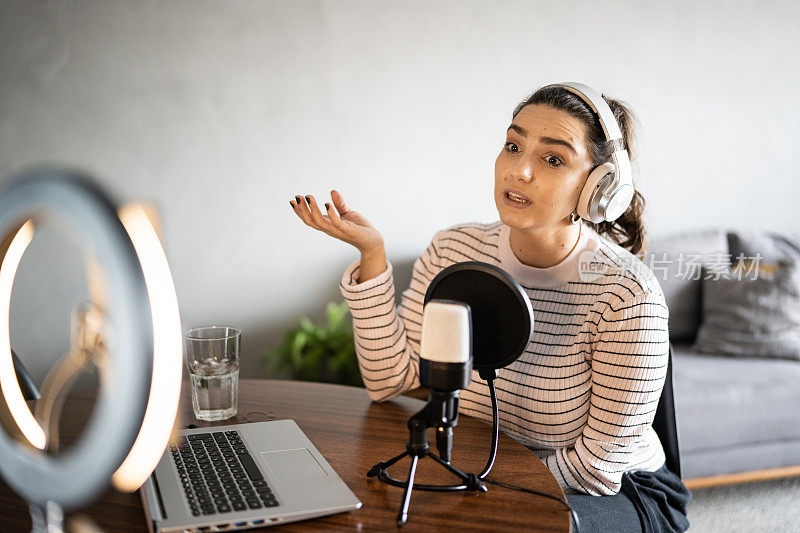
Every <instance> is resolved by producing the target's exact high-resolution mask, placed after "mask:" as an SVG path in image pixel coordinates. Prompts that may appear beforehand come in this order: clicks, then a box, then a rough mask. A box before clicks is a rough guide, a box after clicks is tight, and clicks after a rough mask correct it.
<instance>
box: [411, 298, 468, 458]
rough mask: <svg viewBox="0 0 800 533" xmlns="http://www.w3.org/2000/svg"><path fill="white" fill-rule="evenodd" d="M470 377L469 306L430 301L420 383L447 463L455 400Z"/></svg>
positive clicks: (424, 322)
mask: <svg viewBox="0 0 800 533" xmlns="http://www.w3.org/2000/svg"><path fill="white" fill-rule="evenodd" d="M471 374H472V318H471V313H470V307H469V305H467V304H465V303H463V302H456V301H453V300H431V301H429V302H428V303H427V304H425V307H424V309H423V315H422V339H421V341H420V361H419V379H420V384H421V385H422V386H423V387H427V388H428V389H430V393H429V394H428V427H435V428H436V447H437V449H438V450H439V455H440V456H441V458H442V459H443V460H444V461H446V462H450V451H451V450H452V446H453V427H454V426H456V425H457V423H458V397H459V392H458V391H460V390H461V389H465V388H466V387H467V386H468V385H469V382H470V377H471Z"/></svg>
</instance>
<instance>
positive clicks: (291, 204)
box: [289, 200, 294, 209]
mask: <svg viewBox="0 0 800 533" xmlns="http://www.w3.org/2000/svg"><path fill="white" fill-rule="evenodd" d="M289 205H290V206H291V207H292V209H294V204H293V203H292V201H291V200H289Z"/></svg>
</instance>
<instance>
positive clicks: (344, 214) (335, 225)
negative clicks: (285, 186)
mask: <svg viewBox="0 0 800 533" xmlns="http://www.w3.org/2000/svg"><path fill="white" fill-rule="evenodd" d="M331 201H332V202H333V206H331V204H329V203H326V204H325V214H324V215H323V214H322V212H321V211H320V209H319V207H318V206H317V201H316V200H315V199H314V197H313V196H295V199H294V201H292V200H290V201H289V205H291V206H292V209H294V212H295V213H296V214H297V216H298V217H300V219H301V220H302V221H303V222H305V223H306V225H307V226H311V227H312V228H314V229H317V230H319V231H322V232H324V233H327V234H328V235H330V236H331V237H335V238H337V239H339V240H340V241H344V242H346V243H348V244H352V245H353V246H355V247H356V248H357V249H358V250H359V251H360V252H361V254H362V255H369V254H370V253H371V252H373V251H378V250H383V236H381V234H380V232H378V230H376V229H375V228H374V227H373V226H372V224H370V222H369V220H367V219H366V218H365V217H364V216H363V215H361V214H360V213H358V212H356V211H353V210H352V209H348V207H347V205H345V203H344V198H342V195H341V194H339V192H338V191H331Z"/></svg>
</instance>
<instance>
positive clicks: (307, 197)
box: [306, 196, 311, 204]
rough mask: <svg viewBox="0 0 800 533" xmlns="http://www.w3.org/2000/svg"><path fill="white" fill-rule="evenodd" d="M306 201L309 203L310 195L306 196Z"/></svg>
mask: <svg viewBox="0 0 800 533" xmlns="http://www.w3.org/2000/svg"><path fill="white" fill-rule="evenodd" d="M306 202H308V203H309V204H310V203H311V197H310V196H306Z"/></svg>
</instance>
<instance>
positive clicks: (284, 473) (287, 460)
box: [261, 448, 328, 481]
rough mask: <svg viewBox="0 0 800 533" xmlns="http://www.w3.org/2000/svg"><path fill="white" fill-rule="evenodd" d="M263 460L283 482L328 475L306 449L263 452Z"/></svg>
mask: <svg viewBox="0 0 800 533" xmlns="http://www.w3.org/2000/svg"><path fill="white" fill-rule="evenodd" d="M261 458H262V459H263V460H264V462H265V463H266V465H267V466H268V467H269V469H270V470H272V474H273V475H274V476H275V477H276V478H277V479H279V480H281V481H293V480H299V479H317V478H321V477H326V476H327V475H328V474H326V473H325V470H323V468H322V467H321V466H320V464H319V463H318V462H317V460H316V459H314V456H313V455H311V452H309V451H308V449H306V448H301V449H299V450H279V451H275V452H262V453H261Z"/></svg>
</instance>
